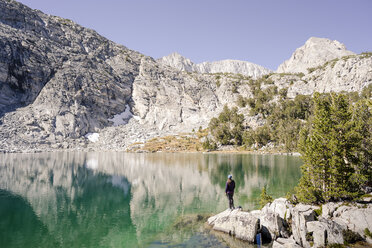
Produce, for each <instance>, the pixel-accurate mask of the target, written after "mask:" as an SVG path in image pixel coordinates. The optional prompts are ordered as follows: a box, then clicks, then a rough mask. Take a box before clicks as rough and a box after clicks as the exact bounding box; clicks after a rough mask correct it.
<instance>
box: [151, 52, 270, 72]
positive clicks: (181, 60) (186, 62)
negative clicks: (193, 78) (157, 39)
mask: <svg viewBox="0 0 372 248" xmlns="http://www.w3.org/2000/svg"><path fill="white" fill-rule="evenodd" d="M157 61H158V62H160V63H162V64H164V65H168V66H171V67H173V68H176V69H177V70H179V71H189V72H198V73H225V72H226V73H235V74H242V75H246V76H251V77H253V78H259V77H261V76H263V75H265V74H269V73H270V72H271V70H269V69H267V68H265V67H263V66H260V65H257V64H254V63H251V62H248V61H241V60H232V59H226V60H220V61H213V62H202V63H199V64H195V63H193V62H192V61H191V60H190V59H188V58H185V57H183V56H182V55H180V54H179V53H176V52H174V53H172V54H170V55H168V56H164V57H162V58H160V59H158V60H157Z"/></svg>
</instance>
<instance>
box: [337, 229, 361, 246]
mask: <svg viewBox="0 0 372 248" xmlns="http://www.w3.org/2000/svg"><path fill="white" fill-rule="evenodd" d="M342 236H343V237H344V244H345V245H347V244H354V243H356V242H358V241H363V238H362V236H360V234H359V233H355V232H353V231H351V230H349V229H346V230H342Z"/></svg>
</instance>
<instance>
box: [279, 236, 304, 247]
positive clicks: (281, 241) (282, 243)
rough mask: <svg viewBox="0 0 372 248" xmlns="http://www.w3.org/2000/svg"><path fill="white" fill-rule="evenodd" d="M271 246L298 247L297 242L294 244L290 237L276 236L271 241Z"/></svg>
mask: <svg viewBox="0 0 372 248" xmlns="http://www.w3.org/2000/svg"><path fill="white" fill-rule="evenodd" d="M272 247H273V248H275V247H276V248H300V247H301V246H299V245H298V244H296V241H295V240H294V239H292V238H288V239H285V238H278V239H277V240H275V241H274V242H273V246H272Z"/></svg>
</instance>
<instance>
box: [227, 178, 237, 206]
mask: <svg viewBox="0 0 372 248" xmlns="http://www.w3.org/2000/svg"><path fill="white" fill-rule="evenodd" d="M234 189H235V181H234V180H233V179H232V175H229V176H228V177H227V182H226V187H225V193H226V196H227V197H228V198H229V207H230V209H234V208H235V207H234V199H233V196H234Z"/></svg>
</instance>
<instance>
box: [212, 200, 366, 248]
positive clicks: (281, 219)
mask: <svg viewBox="0 0 372 248" xmlns="http://www.w3.org/2000/svg"><path fill="white" fill-rule="evenodd" d="M365 199H367V200H365ZM363 202H364V203H346V202H337V203H334V202H330V203H326V204H323V205H322V206H314V205H305V204H298V205H293V204H291V203H290V202H289V201H288V200H287V199H285V198H278V199H275V200H274V201H273V202H272V203H268V204H266V205H265V206H264V207H263V208H262V209H261V210H253V211H250V212H245V211H242V210H241V209H235V210H230V209H227V210H225V211H223V212H221V213H219V214H217V215H215V216H212V217H210V218H209V219H208V221H207V223H208V224H209V225H210V226H212V228H213V229H214V230H218V231H222V232H224V233H228V234H229V235H231V236H235V237H236V238H238V239H242V240H245V241H248V242H250V243H254V242H255V241H256V240H255V238H256V235H257V234H258V233H261V235H262V240H263V242H264V243H270V242H273V247H275V248H278V247H305V248H310V247H314V248H316V247H325V246H326V245H330V244H341V245H343V244H344V243H350V242H356V241H363V242H366V243H369V244H372V239H371V237H369V236H368V235H367V233H368V231H369V232H370V231H371V230H372V201H371V197H367V198H364V201H363ZM366 230H368V231H366Z"/></svg>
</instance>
